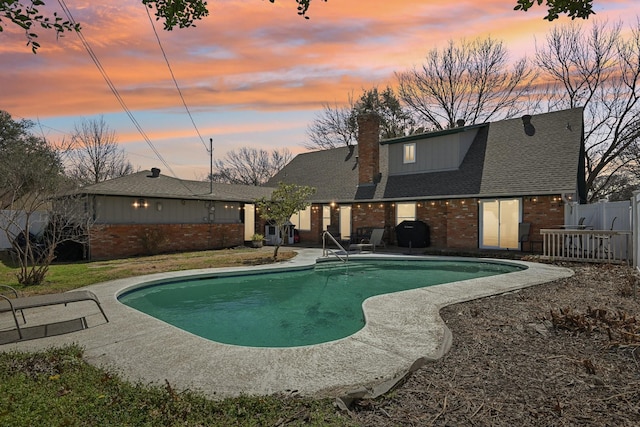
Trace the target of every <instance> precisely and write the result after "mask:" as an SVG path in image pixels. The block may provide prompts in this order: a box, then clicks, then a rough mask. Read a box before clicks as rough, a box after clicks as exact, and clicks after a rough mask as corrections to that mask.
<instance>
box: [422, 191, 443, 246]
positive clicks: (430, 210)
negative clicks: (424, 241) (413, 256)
mask: <svg viewBox="0 0 640 427" xmlns="http://www.w3.org/2000/svg"><path fill="white" fill-rule="evenodd" d="M416 219H417V220H420V221H422V222H424V223H426V224H427V225H428V226H429V233H430V239H431V246H432V247H435V248H445V247H446V246H447V205H446V203H445V202H444V201H440V200H438V201H431V202H428V201H425V202H421V203H418V206H417V207H416Z"/></svg>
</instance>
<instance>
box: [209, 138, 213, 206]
mask: <svg viewBox="0 0 640 427" xmlns="http://www.w3.org/2000/svg"><path fill="white" fill-rule="evenodd" d="M209 194H213V138H209Z"/></svg>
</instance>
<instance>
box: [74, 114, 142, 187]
mask: <svg viewBox="0 0 640 427" xmlns="http://www.w3.org/2000/svg"><path fill="white" fill-rule="evenodd" d="M71 145H72V149H71V150H70V151H69V163H70V167H69V170H68V174H69V176H71V177H72V178H73V179H74V180H75V181H76V182H77V183H78V184H80V185H88V184H97V183H98V182H102V181H106V180H108V179H112V178H117V177H120V176H124V175H129V174H130V173H132V172H133V166H132V165H131V163H130V162H129V161H128V160H127V158H126V156H125V153H124V150H123V149H121V148H120V147H119V146H118V142H117V137H116V133H115V131H113V130H111V129H109V126H108V125H107V124H106V122H105V121H104V118H102V117H100V118H99V119H95V120H83V121H82V122H81V123H80V124H76V126H75V132H74V134H73V136H72V138H71Z"/></svg>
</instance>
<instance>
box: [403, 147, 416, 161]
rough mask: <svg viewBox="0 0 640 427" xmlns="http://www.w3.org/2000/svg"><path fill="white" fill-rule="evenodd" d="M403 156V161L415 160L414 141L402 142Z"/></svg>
mask: <svg viewBox="0 0 640 427" xmlns="http://www.w3.org/2000/svg"><path fill="white" fill-rule="evenodd" d="M403 150H404V151H403V152H404V156H403V160H402V162H403V163H415V162H416V143H415V142H412V143H410V144H404V149H403Z"/></svg>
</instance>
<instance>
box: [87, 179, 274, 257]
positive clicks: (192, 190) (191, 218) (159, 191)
mask: <svg viewBox="0 0 640 427" xmlns="http://www.w3.org/2000/svg"><path fill="white" fill-rule="evenodd" d="M272 191H273V189H272V188H266V187H255V186H247V185H233V184H217V183H214V184H212V185H211V184H210V183H209V182H204V181H188V180H181V179H177V178H172V177H169V176H165V175H161V174H160V170H159V169H155V168H154V169H153V170H152V171H142V172H138V173H134V174H131V175H127V176H124V177H120V178H115V179H111V180H109V181H104V182H101V183H98V184H94V185H89V186H86V187H83V188H81V189H80V190H79V191H78V192H77V193H78V194H81V195H84V196H85V200H86V203H85V209H86V210H88V211H89V212H91V213H92V216H93V218H92V224H91V226H90V228H89V254H90V258H92V259H110V258H120V257H128V256H135V255H148V254H153V253H161V252H179V251H193V250H204V249H219V248H228V247H233V246H238V245H242V244H243V243H244V241H245V240H250V238H251V235H252V234H253V233H254V217H253V215H254V210H253V209H252V205H251V203H252V202H254V201H255V200H256V199H258V198H261V197H269V196H270V195H271V192H272Z"/></svg>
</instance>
